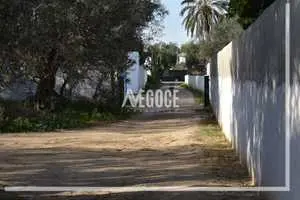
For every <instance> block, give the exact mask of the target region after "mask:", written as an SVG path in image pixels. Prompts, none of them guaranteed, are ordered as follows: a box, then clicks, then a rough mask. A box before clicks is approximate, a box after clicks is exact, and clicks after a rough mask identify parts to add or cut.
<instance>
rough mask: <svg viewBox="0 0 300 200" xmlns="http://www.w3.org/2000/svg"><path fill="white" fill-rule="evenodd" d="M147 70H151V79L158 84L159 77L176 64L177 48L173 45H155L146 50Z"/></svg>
mask: <svg viewBox="0 0 300 200" xmlns="http://www.w3.org/2000/svg"><path fill="white" fill-rule="evenodd" d="M147 51H148V56H149V59H148V63H147V66H146V67H147V68H149V69H150V70H151V73H152V78H153V79H155V80H156V82H159V79H160V77H161V75H162V74H163V73H164V72H165V71H166V70H168V69H170V68H171V67H173V66H175V64H176V62H177V54H178V52H179V48H178V47H177V45H176V44H174V43H168V44H167V43H157V44H154V45H150V46H149V47H148V48H147Z"/></svg>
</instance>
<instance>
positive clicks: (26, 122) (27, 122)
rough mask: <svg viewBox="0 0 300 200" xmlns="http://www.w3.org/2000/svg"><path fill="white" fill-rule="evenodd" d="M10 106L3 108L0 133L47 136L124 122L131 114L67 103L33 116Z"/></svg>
mask: <svg viewBox="0 0 300 200" xmlns="http://www.w3.org/2000/svg"><path fill="white" fill-rule="evenodd" d="M13 105H14V104H13V103H12V102H10V103H9V105H6V111H5V112H6V113H5V116H6V117H5V118H4V119H2V121H1V126H0V133H18V132H48V131H57V130H61V129H75V128H85V127H88V126H91V125H93V124H95V123H97V122H113V121H117V120H122V119H126V118H128V117H130V116H131V115H132V114H133V113H134V112H133V111H132V110H130V109H115V110H113V109H111V108H105V107H102V106H99V105H96V104H92V103H89V102H68V103H66V104H65V105H63V106H60V107H59V108H58V109H57V110H54V111H51V112H49V111H47V112H46V111H44V112H33V111H32V110H30V109H28V108H26V107H25V106H23V107H22V105H20V103H15V105H14V106H13ZM11 106H13V107H14V108H15V110H14V109H12V108H11ZM27 110H28V111H27ZM23 112H24V113H25V114H24V113H23ZM30 112H32V113H30Z"/></svg>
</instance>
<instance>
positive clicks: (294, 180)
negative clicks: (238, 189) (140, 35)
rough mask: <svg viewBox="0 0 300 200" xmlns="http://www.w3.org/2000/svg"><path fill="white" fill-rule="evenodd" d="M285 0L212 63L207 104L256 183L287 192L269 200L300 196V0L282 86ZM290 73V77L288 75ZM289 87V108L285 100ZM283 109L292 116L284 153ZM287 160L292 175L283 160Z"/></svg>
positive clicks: (294, 3) (279, 0)
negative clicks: (209, 99)
mask: <svg viewBox="0 0 300 200" xmlns="http://www.w3.org/2000/svg"><path fill="white" fill-rule="evenodd" d="M285 2H286V1H284V0H277V1H276V2H275V3H274V4H273V5H271V6H270V7H269V8H268V9H267V10H266V11H265V12H264V13H263V14H262V16H261V17H260V18H259V19H258V20H257V21H256V22H255V23H254V24H253V25H252V26H251V27H250V28H249V29H248V30H247V31H246V32H245V33H244V34H243V35H242V36H241V37H240V38H239V39H238V40H236V41H233V42H232V43H230V44H229V45H228V46H226V47H225V48H224V49H223V50H222V51H220V52H219V53H218V55H217V56H215V57H214V59H212V63H211V103H212V106H213V108H214V111H215V113H216V116H217V118H218V121H219V123H220V125H221V126H222V128H223V131H224V133H225V135H226V137H227V138H228V139H229V140H230V141H231V142H232V144H233V146H234V147H235V148H236V150H237V152H238V154H239V156H240V157H241V160H242V161H243V162H244V163H246V164H247V165H248V167H249V171H250V172H251V174H252V175H253V176H254V177H255V179H254V181H255V182H256V184H257V185H258V186H264V187H270V186H272V187H274V186H275V187H280V186H281V187H285V186H286V188H288V186H289V185H288V184H287V185H286V181H287V180H289V178H291V191H290V192H268V193H265V194H266V195H267V196H268V197H269V199H272V200H273V199H275V200H285V199H289V200H297V199H299V198H300V173H299V171H300V160H299V154H300V128H299V124H300V114H299V113H300V106H299V105H300V103H299V102H300V92H299V91H300V89H299V88H300V70H299V69H300V38H299V32H300V25H299V23H298V22H299V20H300V12H299V10H300V0H294V1H292V5H291V8H292V12H291V15H292V17H291V41H292V44H291V45H292V47H291V75H292V78H291V81H292V84H291V86H290V88H288V89H287V88H286V79H285V63H288V62H287V59H288V58H289V57H287V58H286V56H285V55H286V54H287V53H288V52H287V51H286V48H285V46H286V44H285V41H286V38H288V37H286V33H287V32H286V30H285V28H286V27H288V26H286V24H285V22H286V4H285ZM287 77H288V76H287ZM288 91H290V94H291V100H290V103H291V107H289V106H287V107H286V105H289V103H288V102H286V99H289V98H286V94H288ZM286 109H290V110H289V111H290V114H289V116H290V117H288V118H291V123H292V124H291V138H290V143H291V157H290V159H289V158H287V156H286V149H287V148H288V146H286V144H289V141H286V132H285V131H286V130H288V129H286V124H289V123H286V114H288V113H287V112H286ZM289 160H290V161H291V163H290V164H291V165H290V166H291V176H290V177H286V175H288V170H286V167H287V166H289V165H287V164H286V163H285V161H289Z"/></svg>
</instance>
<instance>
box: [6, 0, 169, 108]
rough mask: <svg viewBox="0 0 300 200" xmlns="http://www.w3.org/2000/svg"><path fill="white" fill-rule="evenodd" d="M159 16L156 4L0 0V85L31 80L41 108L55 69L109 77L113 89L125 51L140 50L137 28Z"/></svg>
mask: <svg viewBox="0 0 300 200" xmlns="http://www.w3.org/2000/svg"><path fill="white" fill-rule="evenodd" d="M165 14H166V10H165V9H164V7H163V6H162V5H161V4H160V1H158V0H157V1H152V0H144V1H124V0H114V1H111V0H64V1H61V0H23V1H20V0H11V1H5V0H1V1H0V45H1V53H0V66H1V77H0V78H1V83H2V85H3V84H5V83H6V82H9V81H11V80H13V79H18V78H21V77H23V78H26V79H28V80H33V81H35V82H36V83H37V84H38V89H37V94H36V101H37V102H39V103H42V104H44V105H45V106H47V101H49V99H51V96H53V95H54V86H55V76H56V74H57V72H58V71H59V70H61V71H62V72H63V73H65V74H68V75H71V74H72V76H73V77H74V74H77V75H79V76H78V77H80V76H87V73H86V72H88V71H98V72H99V74H100V75H103V74H105V75H107V74H109V76H110V77H111V80H112V82H111V83H112V88H114V84H116V83H115V80H116V78H118V77H119V76H118V74H121V73H122V72H124V71H125V70H126V69H127V67H128V57H127V55H128V52H129V51H133V50H140V49H142V48H143V45H144V44H143V30H144V29H145V28H146V27H148V26H149V24H150V23H151V22H153V21H155V20H156V19H157V18H160V17H163V16H164V15H165ZM112 92H113V93H115V91H114V89H113V91H112Z"/></svg>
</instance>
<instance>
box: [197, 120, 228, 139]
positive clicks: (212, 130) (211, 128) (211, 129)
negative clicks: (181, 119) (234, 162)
mask: <svg viewBox="0 0 300 200" xmlns="http://www.w3.org/2000/svg"><path fill="white" fill-rule="evenodd" d="M200 132H201V135H203V136H212V137H223V132H222V130H221V128H220V126H219V125H218V123H217V122H215V121H203V122H201V123H200Z"/></svg>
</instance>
